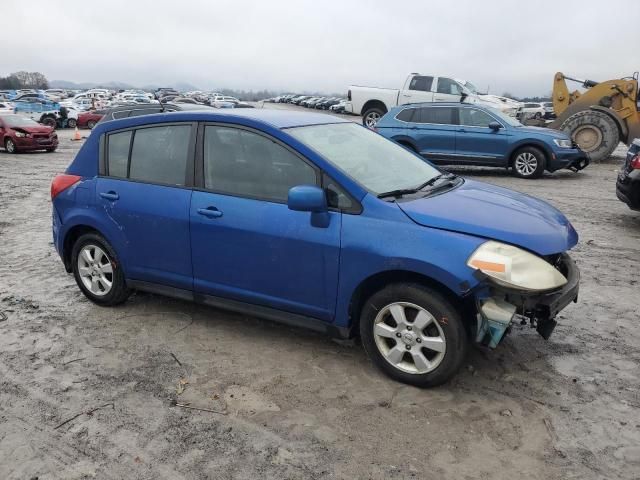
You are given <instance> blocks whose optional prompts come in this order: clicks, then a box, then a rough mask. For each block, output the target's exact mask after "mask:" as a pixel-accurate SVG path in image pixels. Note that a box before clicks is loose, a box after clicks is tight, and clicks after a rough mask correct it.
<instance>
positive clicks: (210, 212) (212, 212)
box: [198, 207, 222, 218]
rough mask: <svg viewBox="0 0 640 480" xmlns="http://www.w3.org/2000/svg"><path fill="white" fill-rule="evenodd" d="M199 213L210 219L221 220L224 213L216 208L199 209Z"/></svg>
mask: <svg viewBox="0 0 640 480" xmlns="http://www.w3.org/2000/svg"><path fill="white" fill-rule="evenodd" d="M198 213H199V214H200V215H204V216H205V217H208V218H220V217H221V216H222V212H221V211H220V210H218V209H217V208H216V207H207V208H199V209H198Z"/></svg>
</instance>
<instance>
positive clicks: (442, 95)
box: [433, 77, 462, 102]
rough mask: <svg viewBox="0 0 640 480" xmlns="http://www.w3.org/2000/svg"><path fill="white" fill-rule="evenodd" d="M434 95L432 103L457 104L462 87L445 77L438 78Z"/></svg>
mask: <svg viewBox="0 0 640 480" xmlns="http://www.w3.org/2000/svg"><path fill="white" fill-rule="evenodd" d="M437 80H438V84H437V86H436V93H435V94H434V95H433V101H434V102H459V101H460V98H461V97H462V87H461V86H460V85H459V84H458V82H456V81H455V80H453V79H452V78H447V77H438V79H437Z"/></svg>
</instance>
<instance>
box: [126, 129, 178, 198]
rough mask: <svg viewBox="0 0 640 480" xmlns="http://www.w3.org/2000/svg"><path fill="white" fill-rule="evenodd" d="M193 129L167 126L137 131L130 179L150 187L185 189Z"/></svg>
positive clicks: (132, 152) (130, 167)
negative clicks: (147, 183) (171, 186)
mask: <svg viewBox="0 0 640 480" xmlns="http://www.w3.org/2000/svg"><path fill="white" fill-rule="evenodd" d="M190 139H191V125H165V126H160V127H150V128H141V129H139V130H136V131H135V135H134V137H133V147H132V148H131V164H130V166H129V178H130V179H132V180H140V181H143V182H149V183H164V184H168V185H184V184H185V177H186V173H187V163H188V162H187V159H188V156H189V143H190Z"/></svg>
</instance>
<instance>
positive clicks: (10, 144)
mask: <svg viewBox="0 0 640 480" xmlns="http://www.w3.org/2000/svg"><path fill="white" fill-rule="evenodd" d="M4 149H5V150H6V151H7V153H16V144H15V142H14V141H13V140H11V139H10V138H7V139H6V140H5V141H4Z"/></svg>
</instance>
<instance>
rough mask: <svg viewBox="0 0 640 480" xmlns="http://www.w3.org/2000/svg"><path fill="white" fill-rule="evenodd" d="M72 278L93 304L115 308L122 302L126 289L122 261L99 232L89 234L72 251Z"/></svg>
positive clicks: (82, 237) (78, 241)
mask: <svg viewBox="0 0 640 480" xmlns="http://www.w3.org/2000/svg"><path fill="white" fill-rule="evenodd" d="M71 266H72V268H73V276H74V278H75V280H76V283H77V284H78V287H80V290H82V293H84V295H85V296H86V297H87V298H88V299H89V300H91V301H92V302H93V303H95V304H97V305H102V306H113V305H118V304H120V303H123V302H124V301H125V300H126V299H127V298H129V295H130V294H131V290H130V289H129V288H127V283H126V280H125V277H124V272H123V271H122V268H121V267H120V261H119V260H118V257H117V255H116V253H115V251H114V250H113V248H112V247H111V245H109V243H108V242H107V241H106V240H105V239H104V237H103V236H102V235H100V234H98V233H86V234H84V235H82V236H80V238H78V240H77V241H76V242H75V244H74V245H73V250H72V252H71Z"/></svg>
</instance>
